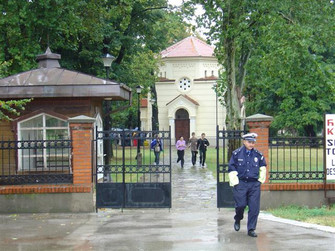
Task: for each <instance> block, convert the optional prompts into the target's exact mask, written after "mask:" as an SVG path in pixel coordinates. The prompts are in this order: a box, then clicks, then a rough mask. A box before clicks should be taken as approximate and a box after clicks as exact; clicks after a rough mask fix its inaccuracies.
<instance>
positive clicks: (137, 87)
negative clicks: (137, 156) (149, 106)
mask: <svg viewBox="0 0 335 251" xmlns="http://www.w3.org/2000/svg"><path fill="white" fill-rule="evenodd" d="M142 89H143V87H142V86H140V85H138V86H136V93H137V128H138V135H140V131H141V110H140V95H141V92H142ZM139 152H140V138H138V140H137V153H139Z"/></svg>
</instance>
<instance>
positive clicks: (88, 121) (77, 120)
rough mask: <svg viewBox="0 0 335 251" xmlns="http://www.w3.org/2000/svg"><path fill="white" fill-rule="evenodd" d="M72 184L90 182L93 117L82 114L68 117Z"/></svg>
mask: <svg viewBox="0 0 335 251" xmlns="http://www.w3.org/2000/svg"><path fill="white" fill-rule="evenodd" d="M68 121H69V125H70V133H71V139H72V147H73V150H72V169H73V184H75V185H83V184H91V183H92V139H93V125H94V122H95V119H94V118H90V117H87V116H84V115H81V116H77V117H74V118H70V119H69V120H68Z"/></svg>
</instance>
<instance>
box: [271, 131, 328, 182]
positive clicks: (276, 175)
mask: <svg viewBox="0 0 335 251" xmlns="http://www.w3.org/2000/svg"><path fill="white" fill-rule="evenodd" d="M323 148H324V138H323V137H294V138H287V137H273V138H269V166H270V170H269V180H270V182H277V181H279V182H280V181H296V182H308V181H309V182H310V181H319V182H321V181H323V180H324V168H323V165H324V164H323V154H324V149H323Z"/></svg>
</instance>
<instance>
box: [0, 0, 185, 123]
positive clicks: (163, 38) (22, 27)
mask: <svg viewBox="0 0 335 251" xmlns="http://www.w3.org/2000/svg"><path fill="white" fill-rule="evenodd" d="M0 9H1V10H2V13H1V14H0V15H2V18H0V30H1V31H0V62H11V64H10V65H8V67H7V71H6V74H5V75H6V76H8V75H12V74H15V73H18V72H22V71H26V70H30V69H32V68H35V67H36V66H37V64H36V62H35V57H36V55H38V54H41V53H43V52H44V51H45V49H46V48H47V46H50V48H51V50H52V51H53V52H55V53H59V54H61V55H62V60H61V62H60V64H61V66H62V67H64V68H67V69H70V70H76V71H80V72H84V73H87V74H91V75H95V76H99V77H103V78H104V77H105V76H106V75H105V71H104V68H103V65H102V62H101V55H102V54H104V53H106V52H108V53H109V54H112V55H114V56H115V57H116V60H115V62H114V63H113V64H112V74H111V78H112V79H114V80H116V81H120V82H122V83H124V84H126V85H128V86H129V87H131V88H134V87H135V86H137V85H138V84H141V85H144V86H145V87H146V89H145V90H150V87H151V86H153V85H154V77H153V76H154V73H155V69H156V68H157V66H156V65H154V63H153V62H156V61H157V60H156V54H157V53H158V52H160V51H161V50H163V49H165V48H166V47H167V46H169V45H171V44H172V43H173V42H175V41H176V40H180V39H182V38H184V37H185V36H187V34H186V32H185V31H186V29H187V27H188V26H187V25H186V24H185V22H184V21H183V19H182V18H183V17H182V15H181V14H180V12H175V11H173V10H172V9H171V8H170V7H169V6H168V4H167V0H121V1H120V0H107V1H95V0H46V1H9V0H4V1H2V2H1V3H0ZM141 58H142V60H140V59H141ZM136 59H138V60H136ZM136 64H138V65H136ZM134 69H136V72H139V73H141V72H142V71H143V73H144V71H146V73H148V74H149V75H145V74H140V77H139V76H136V77H134V74H133V72H132V71H133V70H134ZM140 69H141V70H140ZM148 76H149V77H148ZM149 80H150V81H149ZM144 94H145V93H144ZM134 105H135V107H136V103H135V104H134ZM132 110H134V108H133V109H129V113H128V114H125V113H127V112H126V111H124V112H123V113H124V114H123V115H122V117H123V118H125V119H124V120H123V122H124V123H127V122H128V121H129V120H128V115H131V114H132ZM113 116H115V114H113ZM120 116H121V115H120ZM130 121H131V124H127V125H123V126H127V127H134V125H136V123H134V122H133V121H134V120H130Z"/></svg>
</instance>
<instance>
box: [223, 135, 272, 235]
mask: <svg viewBox="0 0 335 251" xmlns="http://www.w3.org/2000/svg"><path fill="white" fill-rule="evenodd" d="M257 136H258V135H257V134H256V133H248V134H245V135H243V136H242V138H243V146H242V147H240V148H238V149H236V150H235V151H233V154H232V156H231V159H230V161H229V164H228V176H229V183H230V186H232V187H233V196H234V200H235V217H234V219H235V223H234V229H235V230H236V231H239V230H240V221H241V220H242V219H243V214H244V209H245V207H246V206H248V207H249V212H248V223H247V229H248V235H249V236H251V237H257V234H256V233H255V230H256V225H257V219H258V214H259V209H260V195H261V183H264V181H265V178H266V162H265V158H264V156H263V155H262V153H260V152H259V151H258V150H256V149H255V148H254V146H255V142H256V138H257Z"/></svg>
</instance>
